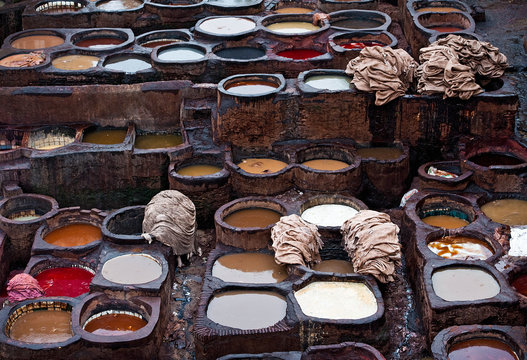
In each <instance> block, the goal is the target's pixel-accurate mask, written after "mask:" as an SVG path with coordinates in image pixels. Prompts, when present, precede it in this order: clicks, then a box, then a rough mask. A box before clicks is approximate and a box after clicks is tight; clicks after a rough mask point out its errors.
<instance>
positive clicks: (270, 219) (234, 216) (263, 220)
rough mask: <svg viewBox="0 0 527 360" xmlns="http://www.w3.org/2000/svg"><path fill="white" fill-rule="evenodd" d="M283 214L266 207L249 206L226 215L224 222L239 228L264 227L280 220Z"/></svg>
mask: <svg viewBox="0 0 527 360" xmlns="http://www.w3.org/2000/svg"><path fill="white" fill-rule="evenodd" d="M281 216H282V214H280V213H279V212H276V211H274V210H271V209H266V208H259V207H255V208H247V209H242V210H237V211H234V212H232V213H230V214H229V215H227V216H225V218H224V219H223V221H224V222H226V223H227V224H229V225H230V226H234V227H238V228H252V227H256V228H264V227H267V226H269V225H271V224H274V223H276V222H278V221H279V220H280V217H281Z"/></svg>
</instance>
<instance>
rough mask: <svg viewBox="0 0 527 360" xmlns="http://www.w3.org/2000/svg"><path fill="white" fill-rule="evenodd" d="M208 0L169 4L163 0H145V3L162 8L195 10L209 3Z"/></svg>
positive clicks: (191, 0)
mask: <svg viewBox="0 0 527 360" xmlns="http://www.w3.org/2000/svg"><path fill="white" fill-rule="evenodd" d="M207 1H208V0H195V1H193V0H189V2H190V3H189V4H167V3H162V2H157V1H155V0H144V3H145V5H148V6H153V7H157V8H161V9H183V10H190V9H192V10H194V9H198V10H201V8H202V7H203V6H204V5H205V4H206V3H207ZM168 2H170V1H168Z"/></svg>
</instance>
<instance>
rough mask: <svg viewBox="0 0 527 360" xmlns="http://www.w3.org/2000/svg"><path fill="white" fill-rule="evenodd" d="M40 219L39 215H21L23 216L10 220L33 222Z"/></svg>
mask: <svg viewBox="0 0 527 360" xmlns="http://www.w3.org/2000/svg"><path fill="white" fill-rule="evenodd" d="M39 217H40V216H39V215H21V216H14V217H12V218H10V219H11V220H15V221H31V220H36V219H38V218H39Z"/></svg>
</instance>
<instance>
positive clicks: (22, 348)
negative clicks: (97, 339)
mask: <svg viewBox="0 0 527 360" xmlns="http://www.w3.org/2000/svg"><path fill="white" fill-rule="evenodd" d="M76 303H77V300H75V299H71V298H70V299H66V298H46V299H45V300H35V299H33V300H26V301H22V302H20V303H18V304H16V305H14V306H8V307H4V308H3V309H2V311H0V319H1V320H2V321H1V325H2V329H5V331H1V332H0V346H1V347H2V357H3V358H4V359H30V358H38V357H40V356H41V355H42V352H45V353H46V356H50V357H52V358H53V359H68V358H70V357H71V356H72V354H74V353H75V352H76V351H79V349H80V342H79V339H80V336H79V335H78V334H77V333H76V332H75V330H73V329H72V328H71V325H70V321H71V311H72V307H73V306H74V305H75V304H76ZM25 320H28V321H30V322H31V323H34V322H35V321H39V322H40V323H42V327H40V328H39V330H40V331H41V334H43V335H44V336H47V335H49V334H50V333H51V331H50V330H51V327H53V328H55V329H56V330H55V331H54V332H53V334H55V335H54V340H53V339H49V340H48V341H50V342H47V343H44V342H39V339H38V337H39V333H36V332H35V330H30V331H28V332H25V331H23V328H20V327H19V326H17V324H16V323H17V322H19V321H25ZM19 324H20V325H23V322H21V323H19ZM13 326H16V327H18V328H19V329H15V331H17V334H18V335H16V336H17V337H18V336H20V335H21V334H26V335H27V337H26V335H24V337H23V338H25V339H27V340H28V341H20V340H15V339H13V338H12V337H11V336H15V335H14V334H12V333H11V331H12V330H13V329H14V327H13ZM48 331H49V332H48Z"/></svg>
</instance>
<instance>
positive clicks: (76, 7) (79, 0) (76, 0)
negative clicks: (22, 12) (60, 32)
mask: <svg viewBox="0 0 527 360" xmlns="http://www.w3.org/2000/svg"><path fill="white" fill-rule="evenodd" d="M55 4H58V5H60V6H56V8H60V9H62V8H64V9H71V11H61V12H58V13H54V12H51V13H48V12H47V11H43V10H48V9H50V8H55V6H52V5H55ZM46 5H47V6H46ZM66 6H69V7H66ZM72 6H73V8H72ZM87 6H88V2H87V1H86V0H47V1H41V2H38V3H37V4H36V5H34V7H33V9H34V10H35V12H36V13H38V14H44V15H46V16H62V15H63V14H68V13H76V12H79V11H82V9H85V8H86V7H87Z"/></svg>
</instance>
